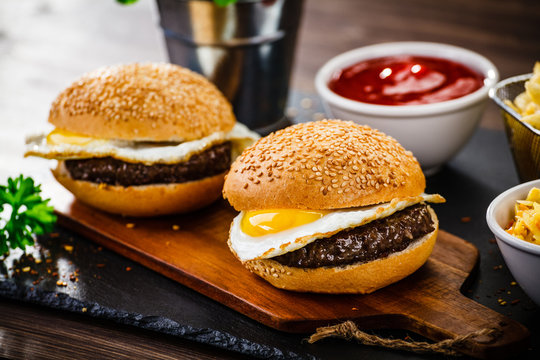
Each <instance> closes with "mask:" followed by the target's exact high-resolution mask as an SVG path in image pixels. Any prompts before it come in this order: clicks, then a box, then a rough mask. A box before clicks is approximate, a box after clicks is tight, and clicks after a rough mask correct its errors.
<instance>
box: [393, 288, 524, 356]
mask: <svg viewBox="0 0 540 360" xmlns="http://www.w3.org/2000/svg"><path fill="white" fill-rule="evenodd" d="M426 305H428V306H427V307H424V308H423V309H421V310H420V312H419V313H416V314H415V313H414V312H413V313H411V314H409V315H408V316H407V318H408V320H409V321H410V323H409V324H404V326H403V327H404V328H406V329H408V330H411V331H414V332H417V333H419V334H421V335H423V336H426V337H428V338H430V339H432V340H435V341H440V340H445V339H454V338H456V337H459V336H465V335H468V334H471V333H473V332H478V331H481V330H483V329H494V330H495V331H494V332H493V333H492V334H491V335H483V336H478V337H473V338H471V339H468V341H466V342H464V343H463V344H461V346H456V347H455V350H457V351H459V352H461V353H463V354H466V355H469V356H472V357H476V358H480V359H502V358H508V356H510V355H512V354H514V355H515V354H516V353H518V352H519V351H521V350H523V349H524V348H525V347H526V344H527V342H528V338H529V330H527V328H526V327H525V326H523V325H521V324H520V323H519V322H517V321H514V320H512V319H509V318H507V317H505V316H503V315H501V314H499V313H498V312H496V311H493V310H491V309H489V308H487V307H485V306H483V305H480V304H479V303H477V302H475V301H474V300H471V299H469V298H467V297H465V296H464V295H462V294H461V293H460V292H448V293H445V294H441V297H439V298H429V297H426Z"/></svg>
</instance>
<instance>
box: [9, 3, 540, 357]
mask: <svg viewBox="0 0 540 360" xmlns="http://www.w3.org/2000/svg"><path fill="white" fill-rule="evenodd" d="M157 23H158V19H157V14H156V11H155V4H154V3H153V2H152V1H151V0H141V1H140V2H139V3H138V4H136V5H134V6H131V7H120V6H118V5H117V4H116V3H115V2H114V1H113V0H108V1H100V2H92V1H87V0H78V1H69V2H68V1H63V2H62V1H52V0H26V1H17V0H4V1H2V2H1V3H0V125H1V130H0V178H1V179H2V181H3V180H4V179H5V178H6V177H7V176H13V175H17V174H19V173H21V172H22V173H32V174H37V178H38V180H39V178H40V177H41V176H42V177H43V178H45V177H46V176H48V175H47V168H48V164H47V163H46V162H44V161H42V160H40V159H24V160H23V159H22V153H23V151H24V145H23V144H24V136H25V135H26V134H28V133H29V132H32V131H37V129H40V128H45V125H44V124H45V122H46V118H47V114H48V108H49V105H50V102H51V101H52V100H53V99H54V97H55V96H56V95H57V93H58V92H59V91H60V90H62V89H63V88H64V87H65V86H66V85H67V84H69V83H70V82H71V81H72V80H73V79H74V78H76V77H77V76H79V75H80V74H81V73H83V72H86V71H88V70H92V69H94V68H97V67H99V66H102V65H106V64H112V63H119V62H133V61H143V60H151V61H160V60H165V59H166V52H165V48H164V43H163V39H162V36H161V33H160V30H159V28H158V26H157ZM538 24H540V2H538V1H536V0H515V1H506V0H475V1H471V0H450V1H445V2H441V1H439V2H434V1H430V0H408V1H399V0H381V1H368V0H362V1H359V0H333V1H316V0H306V2H305V12H304V18H303V23H302V28H301V31H300V36H299V39H298V48H297V56H296V62H295V69H294V74H293V78H292V88H293V89H294V90H295V91H297V92H300V93H301V94H312V93H313V92H314V87H313V76H314V74H315V72H316V70H317V69H318V68H319V67H320V66H321V65H322V64H323V63H324V62H325V61H326V60H328V59H329V58H331V57H332V56H334V55H336V54H338V53H340V52H343V51H346V50H349V49H352V48H355V47H359V46H362V45H368V44H373V43H379V42H386V41H400V40H426V41H437V42H445V43H450V44H455V45H459V46H463V47H467V48H470V49H472V50H475V51H477V52H479V53H481V54H483V55H485V56H487V57H488V58H490V59H491V60H492V61H493V62H494V63H495V64H496V65H497V67H498V68H499V71H500V73H501V78H505V77H508V76H511V75H515V74H521V73H526V72H530V71H531V69H532V66H533V63H534V61H536V60H540V26H539V25H538ZM302 96H304V95H302ZM309 97H310V98H311V99H314V103H313V102H312V105H311V107H310V106H309V103H307V105H306V103H305V102H304V103H302V104H303V105H304V107H305V108H303V107H301V106H300V107H299V106H297V105H298V104H299V103H300V102H299V101H295V102H294V106H296V107H298V108H299V110H300V113H301V114H303V115H305V116H309V115H310V114H312V113H313V112H315V111H318V110H317V109H318V104H317V103H316V101H317V99H316V97H312V96H311V95H310V96H309ZM297 100H298V99H297ZM306 114H307V115H306ZM481 127H482V129H481V130H480V131H479V132H478V133H477V134H476V136H475V138H474V139H473V141H472V142H471V144H469V147H468V148H466V149H465V150H464V151H463V152H462V153H461V154H460V155H458V157H457V158H456V159H454V160H453V161H452V162H451V163H450V164H449V165H448V166H447V167H445V168H444V169H443V171H442V172H441V173H440V174H438V175H437V176H435V177H433V178H430V179H428V184H429V185H428V189H429V190H430V191H438V192H441V193H443V195H445V196H446V197H447V198H448V200H449V201H448V204H447V205H445V206H444V207H442V206H440V207H438V210H437V211H438V212H439V215H440V218H441V224H442V227H443V228H444V229H446V230H448V231H451V232H453V233H455V234H457V235H459V236H462V237H464V238H465V239H467V240H469V241H471V242H473V243H474V244H475V245H476V246H478V247H479V249H480V252H481V257H482V261H481V263H480V271H479V273H478V274H477V276H476V277H475V278H474V279H473V281H472V283H471V287H470V288H469V289H468V290H467V295H469V296H471V297H473V298H475V299H476V300H477V301H479V302H480V303H482V304H484V305H486V306H488V307H490V308H492V309H494V310H496V311H499V312H501V313H503V314H505V315H508V316H511V317H512V318H514V319H516V320H518V321H521V322H522V323H524V324H525V325H526V326H527V327H529V329H530V330H531V333H532V335H533V337H532V339H533V340H536V341H540V328H539V326H538V325H537V324H539V323H540V322H539V320H540V313H539V311H538V308H537V307H535V306H534V305H531V304H530V301H529V300H527V298H526V296H525V295H524V294H523V293H522V292H521V291H520V289H519V288H517V287H516V288H512V289H510V288H508V284H509V283H510V281H511V276H510V274H509V272H508V270H507V269H506V267H505V266H504V263H503V262H502V258H501V257H500V254H499V252H498V249H497V247H496V246H495V245H493V244H492V243H490V242H489V240H490V239H491V238H492V235H491V234H490V233H489V230H488V229H487V226H485V222H484V220H483V216H484V215H483V213H484V211H485V207H486V206H487V204H488V203H489V201H490V199H491V198H492V197H493V196H495V195H496V194H497V193H498V192H500V191H502V190H504V189H505V188H507V187H510V186H512V185H514V184H515V183H517V178H516V176H515V172H514V169H513V167H512V163H511V160H510V157H509V153H508V150H507V145H506V143H505V142H504V136H503V135H502V122H501V120H500V118H499V114H498V112H497V110H496V108H495V106H494V105H492V104H490V105H489V106H488V108H487V110H486V112H485V114H484V117H483V119H482V123H481ZM40 174H42V175H40ZM463 217H471V219H472V220H471V221H470V222H462V221H461V218H463ZM107 256H111V257H113V258H114V256H115V255H114V254H110V255H107ZM116 258H118V257H116ZM116 258H114V259H116ZM118 261H119V262H121V261H124V260H123V259H119V260H118ZM499 265H503V266H502V268H499V267H498V266H499ZM133 266H134V269H136V271H137V272H139V273H138V274H139V275H140V278H141V279H150V280H152V281H154V282H155V284H154V285H152V284H145V286H146V287H144V289H146V290H148V289H152V286H155V287H156V288H155V289H154V290H155V291H156V293H159V294H164V296H167V294H168V292H167V291H169V290H167V289H171V286H172V288H174V284H171V283H170V282H169V281H168V280H165V279H161V277H160V276H158V275H156V274H154V273H152V272H150V271H149V270H147V269H144V268H142V267H137V266H136V265H133ZM495 268H496V269H495ZM160 279H161V280H160ZM100 284H101V286H103V284H102V283H100V282H96V286H97V287H99V286H100ZM128 287H129V286H128ZM133 287H134V288H139V287H138V286H135V285H133ZM501 288H505V291H504V292H500V291H499V289H501ZM106 290H107V288H105V290H103V289H102V292H106ZM510 290H511V291H512V295H510V294H506V292H507V291H510ZM179 291H180V290H179ZM182 291H184V290H182ZM497 291H499V294H497ZM188 294H190V293H189V292H188ZM197 295H198V294H192V295H190V296H193V299H196V300H197V299H198V298H197ZM134 296H140V293H137V295H134ZM182 296H186V295H185V294H184V295H182ZM498 296H504V297H505V298H506V297H507V298H508V299H509V300H511V299H512V298H518V297H519V298H520V299H522V300H521V303H520V304H518V305H517V306H515V307H512V306H507V307H500V306H499V305H498V303H497V297H498ZM197 301H199V300H197ZM200 301H203V302H204V300H200ZM132 302H133V301H132V300H131V299H126V304H130V303H132ZM160 304H161V303H160ZM161 305H163V304H161ZM163 306H165V305H163ZM173 306H174V305H173ZM208 306H210V307H213V306H215V307H216V309H220V308H219V304H212V303H211V302H209V303H208ZM168 311H170V310H168ZM165 312H166V311H165ZM224 313H225V314H224V315H222V319H221V320H223V321H228V322H229V323H227V324H226V325H230V326H231V327H234V328H235V329H236V330H235V331H237V334H240V335H242V334H243V331H244V334H245V336H246V337H250V338H252V339H257V338H262V337H267V338H268V339H269V342H270V343H271V344H273V346H278V347H279V346H280V344H281V345H282V346H283V347H287V346H288V345H289V344H288V342H290V343H292V342H294V346H292V345H291V346H292V348H293V349H294V350H295V351H296V352H297V353H298V352H302V350H305V351H306V353H312V354H316V355H317V356H320V357H322V358H329V359H330V358H334V357H335V356H336V354H341V352H343V353H342V355H343V356H344V357H345V356H350V357H352V356H354V355H355V354H356V355H358V356H363V357H366V358H382V357H392V358H415V357H416V355H409V354H403V353H396V352H388V351H385V350H380V349H366V348H365V347H360V346H355V345H354V344H348V343H344V342H343V341H338V340H335V341H327V342H326V343H324V344H322V345H315V346H307V345H305V344H302V343H301V337H298V336H294V337H291V338H290V340H288V338H287V337H285V336H284V335H283V334H279V333H277V332H275V331H273V330H269V329H266V328H264V327H262V326H259V325H258V324H255V323H253V322H251V321H246V320H245V319H243V318H242V317H241V316H240V315H236V314H235V313H233V312H231V313H227V312H226V311H225V310H224ZM217 317H218V319H207V321H208V322H207V323H212V321H213V323H212V324H215V325H216V326H217V325H218V324H219V320H220V319H219V317H220V315H217ZM202 323H204V321H203V322H202ZM231 324H232V325H231ZM233 325H234V326H233ZM225 327H226V326H225ZM245 332H249V334H247V333H245ZM389 335H394V336H395V335H396V333H392V332H391V333H390V334H389ZM356 351H357V353H356ZM538 351H540V349H539V348H538V346H533V347H532V348H531V350H529V351H528V352H527V353H526V354H525V356H528V357H530V358H534V357H537V356H538ZM0 356H1V357H7V358H104V357H118V358H120V357H125V358H149V357H152V358H163V359H167V358H194V359H195V358H197V359H199V358H206V359H214V358H242V356H240V355H238V354H237V353H231V352H226V351H223V350H219V349H216V348H214V347H209V346H204V345H200V344H196V343H194V342H191V341H187V340H182V339H179V338H178V337H173V336H165V335H162V334H156V333H154V332H151V331H146V330H141V329H138V328H134V327H131V326H123V325H118V324H117V323H113V322H111V321H107V320H100V319H93V318H90V317H88V316H84V314H73V313H69V312H65V311H57V310H51V309H49V308H44V307H38V306H34V305H29V304H25V303H21V302H17V301H11V300H7V299H1V298H0Z"/></svg>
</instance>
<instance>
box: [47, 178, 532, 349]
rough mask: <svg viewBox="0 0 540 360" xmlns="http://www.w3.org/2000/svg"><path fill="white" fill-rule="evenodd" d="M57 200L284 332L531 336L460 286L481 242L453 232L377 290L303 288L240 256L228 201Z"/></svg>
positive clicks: (66, 222)
mask: <svg viewBox="0 0 540 360" xmlns="http://www.w3.org/2000/svg"><path fill="white" fill-rule="evenodd" d="M46 185H48V184H46ZM44 187H47V186H44ZM63 191H64V192H66V191H65V190H63ZM53 199H55V203H54V205H55V208H56V209H57V211H58V214H59V216H60V223H61V224H62V225H63V226H66V227H68V228H70V229H72V230H74V231H76V232H79V233H81V234H83V235H84V236H86V237H88V238H90V239H93V240H94V241H96V242H97V243H99V244H100V245H103V246H105V247H107V248H109V249H111V250H113V251H116V252H118V253H120V254H122V255H123V256H126V257H128V258H130V259H132V260H134V261H137V262H140V263H141V264H143V265H145V266H147V267H149V268H151V269H153V270H155V271H157V272H159V273H161V274H163V275H165V276H167V277H169V278H171V279H173V280H175V281H178V282H179V283H182V284H184V285H186V286H188V287H190V288H192V289H194V290H196V291H198V292H200V293H202V294H204V295H206V296H208V297H210V298H212V299H214V300H216V301H218V302H220V303H223V304H224V305H226V306H228V307H230V308H232V309H234V310H236V311H238V312H240V313H242V314H244V315H246V316H248V317H250V318H252V319H254V320H256V321H259V322H261V323H263V324H265V325H267V326H270V327H273V328H275V329H278V330H281V331H286V332H312V331H314V330H315V329H316V328H317V327H319V326H324V325H329V324H335V323H339V322H341V321H344V320H349V319H352V320H354V321H355V322H356V323H357V324H358V325H359V326H360V327H362V328H365V329H374V328H390V329H405V330H410V331H414V332H416V333H418V334H420V335H423V336H425V337H427V338H430V339H432V340H443V339H448V338H454V337H456V336H460V335H466V334H468V333H471V332H474V331H478V330H482V329H485V328H488V329H490V328H494V329H497V330H498V331H500V332H501V334H500V335H499V336H498V337H497V338H495V339H491V338H486V337H483V338H479V339H477V341H476V342H475V343H474V346H468V347H466V348H462V349H460V351H462V352H464V353H466V354H468V355H471V356H475V357H480V358H485V359H491V358H494V357H498V356H501V355H508V354H509V353H510V352H513V351H516V350H518V349H522V348H523V346H524V345H525V341H526V339H527V337H528V335H529V334H528V330H527V329H526V328H525V327H524V326H522V325H521V324H519V323H518V322H515V321H513V320H511V319H509V318H506V317H505V316H503V315H500V314H499V313H497V312H494V311H492V310H490V309H488V308H486V307H484V306H482V305H480V304H478V303H476V302H474V301H473V300H470V299H468V298H466V297H465V296H463V295H462V294H461V293H460V291H459V289H460V288H461V286H462V285H463V283H464V281H465V280H466V279H467V277H468V276H469V274H470V273H471V271H472V270H473V269H474V267H475V266H476V263H477V261H478V250H477V249H476V247H475V246H474V245H472V244H471V243H469V242H466V241H465V240H463V239H460V238H458V237H456V236H453V235H451V234H449V233H447V232H445V231H440V234H439V237H438V240H437V244H436V246H435V249H434V251H433V254H432V256H431V257H430V259H429V260H428V262H427V263H426V264H425V265H424V266H423V267H422V268H420V269H419V270H418V271H417V272H415V273H414V274H413V275H411V276H409V277H408V278H406V279H404V280H402V281H400V282H398V283H396V284H393V285H391V286H388V287H386V288H383V289H381V290H379V291H376V292H374V293H372V294H369V295H325V294H309V293H296V292H290V291H284V290H280V289H277V288H275V287H273V286H271V285H270V284H269V283H267V282H266V281H264V280H262V279H261V278H259V277H258V276H256V275H254V274H251V273H250V272H249V271H248V270H246V269H245V268H244V267H243V266H242V265H241V263H240V262H239V261H238V260H237V259H236V258H235V257H234V256H233V255H232V253H231V252H230V250H229V248H228V246H227V239H228V232H229V226H230V223H231V221H232V219H233V218H234V216H236V214H237V213H236V212H235V211H234V210H233V209H232V208H231V207H230V206H229V205H228V204H227V203H226V202H225V201H218V202H216V203H214V204H213V205H211V206H210V207H207V208H205V209H202V210H200V211H198V212H195V213H192V214H186V215H181V216H178V215H177V216H170V217H158V218H150V219H134V218H125V217H121V216H116V215H111V214H106V213H104V212H101V211H97V210H95V209H93V208H91V207H88V206H86V205H84V204H82V203H81V202H78V201H76V200H73V199H72V198H71V200H70V195H65V196H59V194H55V196H54V197H53ZM58 199H64V200H65V201H67V202H65V203H59V202H58Z"/></svg>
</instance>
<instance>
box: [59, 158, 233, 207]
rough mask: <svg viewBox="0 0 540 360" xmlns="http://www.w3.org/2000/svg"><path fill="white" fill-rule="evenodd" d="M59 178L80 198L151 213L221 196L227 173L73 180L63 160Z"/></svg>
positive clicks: (96, 204) (197, 204) (200, 204)
mask: <svg viewBox="0 0 540 360" xmlns="http://www.w3.org/2000/svg"><path fill="white" fill-rule="evenodd" d="M52 173H53V175H54V177H55V178H56V180H57V181H58V182H59V183H60V184H62V185H63V186H64V187H65V188H66V189H68V190H69V191H70V192H71V193H72V194H73V195H74V196H75V197H76V198H77V199H78V200H80V201H81V202H83V203H85V204H87V205H90V206H92V207H94V208H97V209H100V210H103V211H106V212H109V213H113V214H120V215H124V216H137V217H150V216H158V215H166V214H175V213H185V212H190V211H194V210H197V209H200V208H202V207H204V206H206V205H209V204H210V203H212V202H214V201H215V200H217V199H218V198H219V197H220V196H221V189H222V187H223V182H224V178H225V173H222V174H218V175H214V176H210V177H206V178H204V179H201V180H197V181H189V182H185V183H179V184H156V185H142V186H116V185H107V184H96V183H93V182H89V181H83V180H74V179H73V178H71V176H70V175H69V173H68V171H67V170H66V168H65V166H64V162H63V161H60V162H59V163H58V167H57V168H56V169H54V170H52Z"/></svg>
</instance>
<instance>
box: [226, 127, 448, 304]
mask: <svg viewBox="0 0 540 360" xmlns="http://www.w3.org/2000/svg"><path fill="white" fill-rule="evenodd" d="M424 188H425V178H424V174H423V173H422V170H421V168H420V165H419V164H418V162H417V161H416V159H415V158H414V157H413V155H412V153H411V152H409V151H406V150H405V149H404V148H403V147H402V146H401V145H400V144H399V143H398V142H397V141H396V140H394V139H393V138H391V137H389V136H386V135H385V134H383V133H381V132H379V131H377V130H374V129H371V128H369V127H367V126H361V125H357V124H355V123H352V122H346V121H341V120H323V121H319V122H309V123H303V124H298V125H295V126H291V127H288V128H286V129H283V130H280V131H277V132H275V133H273V134H270V135H269V136H267V137H265V138H262V139H260V140H258V141H257V142H256V143H255V144H253V145H252V146H251V147H249V148H247V149H246V150H245V151H244V152H243V153H242V155H241V156H240V157H239V158H238V159H237V160H236V161H235V162H234V163H233V165H232V166H231V170H230V171H229V173H228V175H227V178H226V180H225V185H224V189H223V194H224V197H225V198H227V199H228V201H229V202H230V203H231V205H232V206H233V207H234V208H235V209H236V210H239V211H240V214H239V215H238V216H237V217H236V218H235V219H234V220H233V223H232V225H231V228H230V233H229V241H228V244H229V247H230V249H231V251H232V252H233V253H234V254H235V255H236V257H237V258H238V259H239V260H240V261H241V262H242V263H243V264H244V265H245V266H246V267H247V268H248V269H249V270H250V271H252V272H253V273H255V274H257V275H259V276H261V277H262V278H263V279H265V280H267V281H268V282H270V283H271V284H272V285H274V286H276V287H278V288H282V289H287V290H294V291H306V292H318V293H370V292H372V291H375V290H377V289H379V288H381V287H384V286H386V285H389V284H391V283H393V282H396V281H398V280H400V279H402V278H404V277H406V276H407V275H409V274H411V273H413V272H414V271H415V270H417V269H418V268H419V267H420V266H422V264H424V262H425V261H426V260H427V258H428V257H429V255H430V253H431V251H432V249H433V246H434V244H435V239H436V238H437V230H438V221H437V216H436V215H435V212H434V211H433V209H432V208H431V207H430V206H429V205H427V203H428V202H433V203H439V202H444V198H442V197H441V196H440V195H427V194H425V193H423V191H424Z"/></svg>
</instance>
